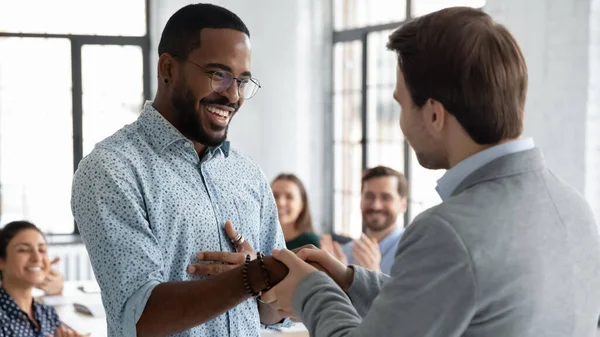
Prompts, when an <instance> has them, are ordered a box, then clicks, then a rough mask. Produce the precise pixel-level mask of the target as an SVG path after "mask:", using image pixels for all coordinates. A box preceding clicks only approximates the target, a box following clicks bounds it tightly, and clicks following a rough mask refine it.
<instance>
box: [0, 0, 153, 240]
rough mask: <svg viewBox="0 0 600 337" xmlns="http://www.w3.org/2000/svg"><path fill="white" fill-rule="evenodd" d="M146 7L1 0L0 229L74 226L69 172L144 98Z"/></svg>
mask: <svg viewBox="0 0 600 337" xmlns="http://www.w3.org/2000/svg"><path fill="white" fill-rule="evenodd" d="M146 11H147V2H146V1H144V0H128V1H119V0H110V1H79V0H59V1H45V0H20V1H14V0H0V226H2V225H4V224H6V223H7V222H9V221H13V220H20V219H27V220H30V221H32V222H34V223H35V224H37V225H38V226H39V227H40V228H42V230H44V231H45V232H47V233H55V234H67V233H73V232H74V231H76V229H75V227H74V222H73V218H72V215H71V208H70V197H71V181H72V178H73V172H74V169H76V168H77V165H78V163H79V161H80V160H81V158H82V157H83V156H84V155H86V154H88V153H89V152H90V151H91V150H92V148H93V147H94V145H95V144H96V143H97V142H99V141H100V140H102V139H103V138H105V137H107V136H108V135H110V134H112V133H113V132H115V131H116V130H118V129H119V128H121V127H122V126H123V125H125V124H127V123H130V122H132V121H133V120H135V118H136V117H137V115H138V114H139V111H140V110H141V107H142V105H143V100H144V98H145V97H148V95H149V72H148V71H147V70H148V67H149V59H148V58H149V51H148V49H149V38H148V29H147V27H148V25H147V19H146V18H147V17H148V16H147V15H148V13H147V12H146ZM67 12H68V14H67ZM107 17H110V24H107V21H106V18H107ZM57 18H60V19H57Z"/></svg>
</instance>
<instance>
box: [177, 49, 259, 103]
mask: <svg viewBox="0 0 600 337" xmlns="http://www.w3.org/2000/svg"><path fill="white" fill-rule="evenodd" d="M171 55H172V56H174V57H179V58H183V57H182V56H180V55H178V54H171ZM185 60H186V61H188V62H190V63H191V64H193V65H195V66H196V67H198V68H200V69H202V71H204V73H205V74H206V75H207V76H210V77H211V79H210V86H211V88H212V89H213V90H214V91H215V92H218V93H221V92H224V91H225V90H227V89H229V88H230V87H231V86H232V85H233V82H234V81H235V82H237V86H238V94H239V95H240V97H242V98H244V99H250V98H252V97H253V96H254V95H256V93H257V92H258V89H260V88H261V86H260V82H259V81H258V79H256V78H252V77H246V78H237V77H233V74H232V73H230V72H229V71H225V70H210V69H207V68H205V67H203V66H201V65H199V64H197V63H196V62H194V61H192V60H190V59H189V58H185Z"/></svg>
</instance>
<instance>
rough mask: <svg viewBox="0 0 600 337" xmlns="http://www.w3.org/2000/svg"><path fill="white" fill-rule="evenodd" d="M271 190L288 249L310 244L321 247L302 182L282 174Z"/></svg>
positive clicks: (291, 175) (292, 176)
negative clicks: (314, 229)
mask: <svg viewBox="0 0 600 337" xmlns="http://www.w3.org/2000/svg"><path fill="white" fill-rule="evenodd" d="M271 189H272V190H273V196H274V197H275V203H276V204H277V211H278V214H279V223H280V224H281V229H282V230H283V236H284V238H285V244H286V246H287V248H288V249H295V248H298V247H302V246H304V245H309V244H311V245H314V246H316V247H319V236H318V235H317V234H315V233H314V232H313V226H312V217H311V215H310V206H309V205H308V196H307V194H306V189H305V188H304V184H302V181H300V179H298V177H296V176H295V175H293V174H287V173H285V174H280V175H278V176H277V178H275V180H273V182H272V183H271Z"/></svg>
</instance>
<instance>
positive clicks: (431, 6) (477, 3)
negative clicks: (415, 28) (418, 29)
mask: <svg viewBox="0 0 600 337" xmlns="http://www.w3.org/2000/svg"><path fill="white" fill-rule="evenodd" d="M484 5H485V0H412V8H411V10H412V14H413V16H415V17H416V16H421V15H425V14H428V13H431V12H435V11H437V10H440V9H443V8H448V7H455V6H467V7H475V8H482V7H483V6H484Z"/></svg>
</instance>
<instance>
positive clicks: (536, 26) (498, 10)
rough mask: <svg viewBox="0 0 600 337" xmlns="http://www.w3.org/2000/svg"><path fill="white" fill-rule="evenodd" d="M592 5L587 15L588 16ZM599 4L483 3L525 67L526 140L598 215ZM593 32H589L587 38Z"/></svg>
mask: <svg viewBox="0 0 600 337" xmlns="http://www.w3.org/2000/svg"><path fill="white" fill-rule="evenodd" d="M591 1H593V2H594V8H595V10H594V12H592V11H591V8H592V2H591ZM599 2H600V1H599V0H527V1H522V0H488V1H487V3H486V6H485V11H486V12H487V13H489V14H490V15H491V16H492V17H493V18H494V19H495V20H497V21H498V22H500V23H502V24H505V25H506V26H507V28H508V29H509V30H510V31H511V32H512V33H513V34H514V35H515V37H516V39H517V41H518V42H519V44H520V45H521V48H522V49H523V52H524V54H525V58H526V61H527V66H528V68H529V94H528V98H527V106H526V112H525V136H531V137H533V138H534V140H535V142H536V144H537V145H538V146H539V147H540V148H541V149H542V150H543V151H544V154H545V158H546V161H547V162H548V165H549V166H550V167H551V168H552V170H553V171H554V172H555V173H556V174H557V175H558V176H560V177H562V178H563V179H565V180H567V181H568V182H569V183H571V184H572V185H573V186H574V187H576V188H577V189H578V190H579V191H581V192H582V193H585V195H586V197H587V199H588V200H589V201H590V203H591V204H592V207H594V208H595V210H596V214H597V215H600V187H599V185H600V173H599V172H600V167H599V166H598V165H599V164H600V146H599V137H598V136H597V135H596V134H597V133H598V132H599V131H600V121H599V120H598V119H599V115H600V112H599V111H598V110H599V109H600V104H599V97H598V96H599V95H600V90H599V88H600V86H599V77H600V73H599V72H600V71H599V69H598V68H599V64H598V63H599V62H600V60H599V58H600V53H599V51H598V48H599V46H600V41H599V39H600V34H599V33H598V25H599V22H600V14H599V12H600V10H599V9H598V7H599V4H598V3H599ZM592 29H595V33H593V34H592Z"/></svg>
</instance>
